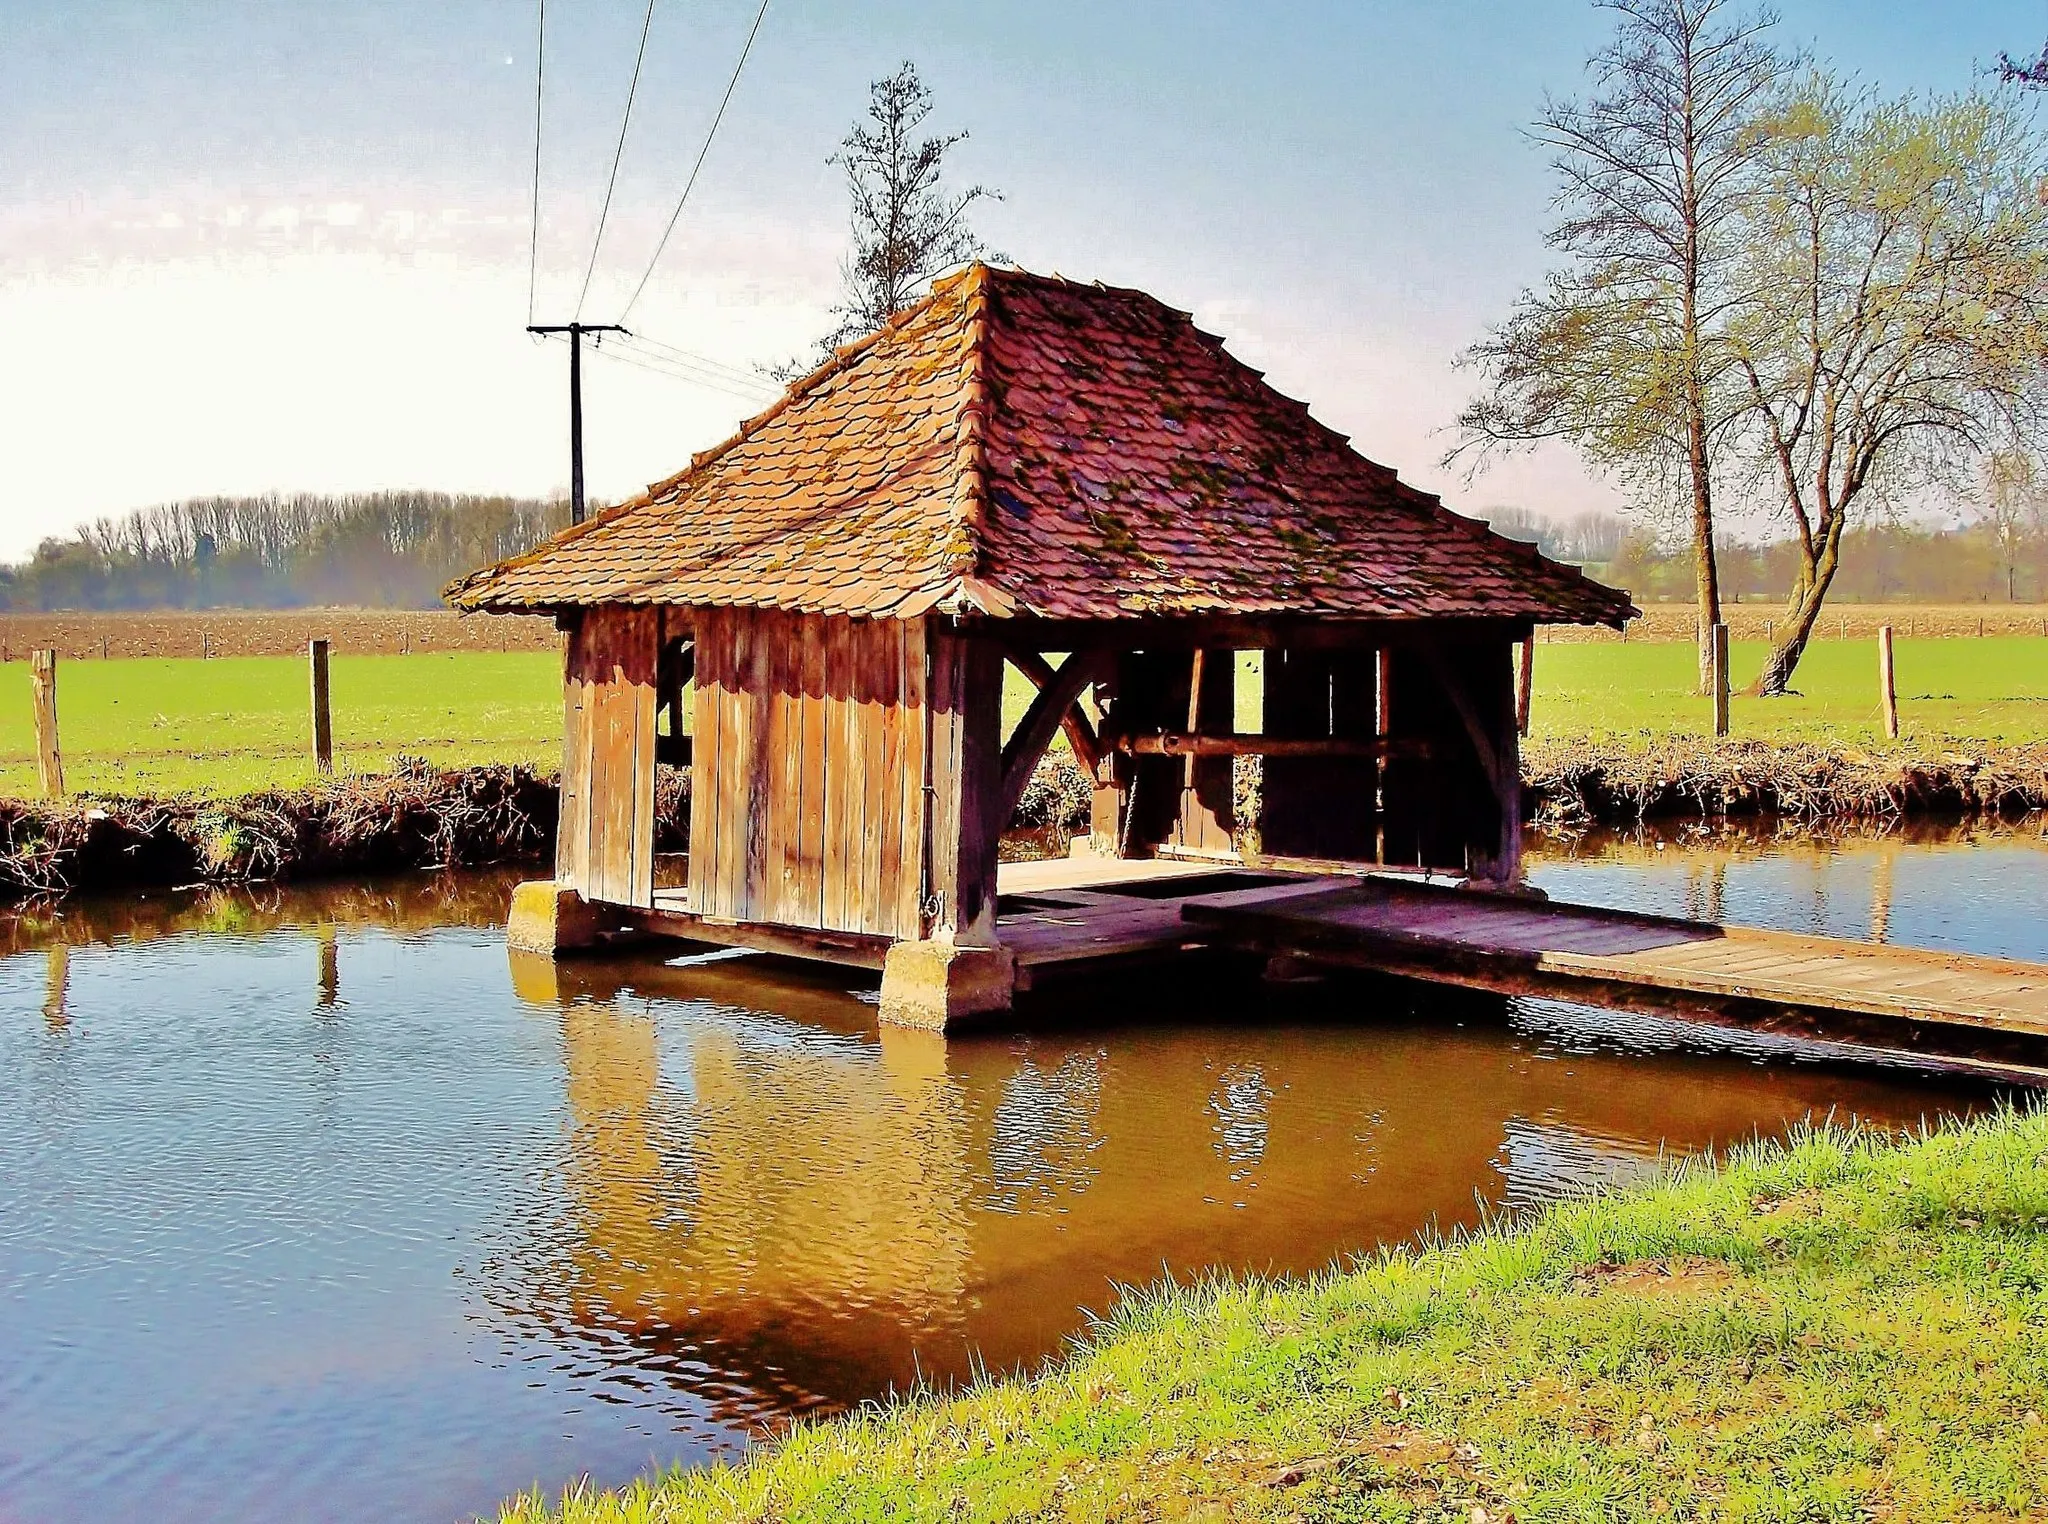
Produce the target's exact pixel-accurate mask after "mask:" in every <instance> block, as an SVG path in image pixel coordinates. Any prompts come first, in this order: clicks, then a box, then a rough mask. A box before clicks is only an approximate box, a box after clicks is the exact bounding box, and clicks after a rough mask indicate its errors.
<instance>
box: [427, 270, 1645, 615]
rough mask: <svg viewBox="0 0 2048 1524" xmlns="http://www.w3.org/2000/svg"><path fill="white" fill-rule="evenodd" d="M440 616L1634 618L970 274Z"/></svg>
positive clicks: (1530, 555) (1214, 389)
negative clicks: (738, 611) (724, 437)
mask: <svg viewBox="0 0 2048 1524" xmlns="http://www.w3.org/2000/svg"><path fill="white" fill-rule="evenodd" d="M448 597H449V600H450V601H451V602H453V603H455V604H457V605H458V606H460V607H464V608H472V609H495V610H512V609H535V608H558V607H565V606H573V605H581V604H594V603H669V604H700V605H701V604H741V605H753V606H759V607H773V608H784V609H795V610H802V611H807V612H815V613H843V614H866V615H911V614H917V613H921V612H924V611H925V610H928V609H932V608H940V609H952V610H977V611H980V612H983V613H987V614H994V615H1012V614H1018V615H1024V614H1031V615H1039V616H1043V617H1047V618H1076V619H1103V618H1132V617H1140V616H1145V615H1154V614H1266V613H1271V614H1328V615H1333V616H1341V617H1352V618H1393V619H1401V618H1417V617H1443V616H1496V617H1509V618H1533V619H1537V620H1541V621H1547V622H1558V623H1580V624H1593V623H1618V622H1620V621H1621V620H1623V619H1625V618H1626V617H1628V616H1629V614H1631V613H1632V612H1633V610H1632V609H1631V608H1630V605H1629V601H1628V599H1627V598H1626V597H1625V596H1624V595H1622V594H1620V593H1617V592H1615V591H1613V590H1611V589H1609V588H1606V587H1602V586H1601V585H1599V584H1598V583H1595V582H1592V581H1589V580H1588V579H1586V578H1585V577H1582V576H1581V575H1580V574H1579V573H1578V572H1577V571H1576V570H1574V569H1572V568H1570V567H1567V566H1563V565H1560V564H1559V563H1557V562H1554V561H1550V560H1547V559H1545V558H1544V557H1542V556H1539V555H1538V554H1537V553H1536V552H1535V551H1534V550H1533V549H1532V548H1530V547H1528V546H1526V545H1522V544H1519V543H1516V542H1513V541H1510V540H1506V539H1503V538H1501V537H1500V536H1498V535H1495V534H1493V533H1492V532H1490V531H1489V530H1488V529H1486V527H1485V526H1484V525H1482V524H1479V523H1477V522H1475V521H1474V520H1471V519H1466V518H1462V517H1460V516H1458V515H1456V514H1453V513H1451V512H1449V511H1448V510H1446V509H1445V508H1444V507H1442V505H1441V504H1440V503H1439V501H1438V500H1437V499H1436V498H1435V497H1434V496H1432V495H1430V494H1428V493H1424V492H1420V491H1417V490H1416V489H1415V488H1413V487H1409V486H1407V485H1406V484H1404V483H1403V482H1402V481H1401V480H1400V479H1399V478H1398V477H1396V476H1395V474H1394V473H1393V472H1392V471H1391V470H1389V469H1387V468H1386V467H1385V466H1381V465H1377V464H1375V463H1374V462H1372V461H1370V460H1367V459H1366V458H1365V457H1364V456H1362V455H1360V454H1358V453H1357V452H1356V451H1355V450H1353V449H1352V448H1351V447H1350V445H1349V443H1348V442H1347V441H1346V440H1345V438H1344V437H1343V436H1342V435H1340V434H1337V433H1335V432H1334V431H1332V430H1330V429H1328V428H1326V427H1324V426H1323V425H1322V424H1320V423H1318V422H1316V421H1315V420H1314V419H1313V418H1311V417H1310V416H1309V412H1308V409H1307V407H1306V406H1305V405H1303V404H1302V403H1300V402H1297V401H1295V400H1293V399H1292V398H1289V397H1285V396H1283V395H1281V394H1280V393H1279V392H1277V391H1275V390H1274V389H1273V388H1272V387H1270V386H1268V385H1267V384H1266V383H1265V382H1264V380H1262V379H1261V377H1260V374H1259V373H1258V372H1257V371H1254V370H1252V369H1250V368H1249V367H1247V366H1245V365H1243V364H1241V363H1240V362H1238V361H1237V360H1235V359H1233V358H1232V357H1231V356H1230V355H1229V354H1228V353H1226V352H1225V350H1224V348H1223V345H1222V342H1221V341H1220V340H1219V339H1217V338H1215V337H1213V336H1211V335H1209V334H1205V333H1203V332H1201V331H1200V330H1199V329H1197V328H1196V327H1195V326H1194V323H1193V322H1192V321H1191V320H1190V319H1189V318H1188V316H1187V315H1186V314H1185V313H1181V312H1175V311H1174V310H1172V309H1171V308H1169V307H1166V306H1165V305H1163V304H1162V303H1160V302H1158V301H1156V300H1155V299H1153V298H1152V297H1149V296H1146V295H1145V294H1143V293H1142V292H1137V291H1120V290H1112V289H1109V288H1105V287H1102V286H1091V285H1082V284H1079V283H1077V282H1073V281H1067V280H1061V279H1058V278H1049V277H1044V276H1037V275H1028V274H1025V273H1023V272H1021V271H1012V270H996V269H991V268H989V267H987V266H983V265H975V266H971V267H970V268H968V269H967V270H964V271H962V272H960V273H959V274H957V275H954V276H951V277H948V278H947V279H945V280H942V281H940V282H939V283H938V284H937V285H936V286H935V287H934V288H933V290H932V294H931V295H930V296H929V297H927V298H926V299H925V300H924V301H922V302H920V303H919V304H917V305H916V306H914V307H911V308H909V309H908V310H906V311H905V312H903V313H902V314H900V315H899V316H897V317H896V318H895V319H894V320H892V321H891V322H890V324H889V325H888V326H887V327H886V328H884V329H883V330H882V331H881V332H880V333H878V334H875V335H874V336H872V337H870V338H868V339H865V340H862V341H861V342H859V343H857V344H854V345H850V346H848V347H847V348H845V349H842V350H841V351H840V352H839V354H838V355H837V356H836V357H835V358H834V359H833V360H832V361H831V362H830V363H829V364H827V365H826V366H825V367H823V368H822V369H821V370H819V371H817V372H815V373H814V374H812V375H810V376H808V377H806V378H805V379H804V380H802V381H799V382H797V383H796V384H795V385H794V386H792V387H791V388H790V389H789V391H788V392H787V393H786V394H785V395H784V397H783V398H782V400H781V401H779V402H778V403H776V404H775V405H774V406H773V407H771V408H770V409H769V410H768V411H767V412H765V413H763V414H761V415H760V416H759V417H757V418H755V419H753V420H751V421H750V422H748V423H746V424H745V425H743V426H742V427H741V429H740V431H739V433H738V434H736V435H734V436H733V438H732V439H730V440H728V441H727V442H726V443H725V444H723V445H720V446H719V447H718V448H716V449H714V450H710V451H707V452H705V453H704V454H701V455H699V456H697V457H696V458H694V459H693V460H692V461H691V463H690V466H689V468H688V469H687V470H685V471H683V472H681V473H680V474H678V475H676V476H674V477H671V478H670V479H668V480H667V481H663V482H657V483H655V484H654V485H653V486H652V487H650V488H649V489H648V490H647V493H646V495H645V496H643V497H640V498H637V499H635V500H634V501H632V502H629V503H625V504H622V505H620V506H619V507H617V508H613V509H611V510H609V511H608V512H606V513H603V514H601V515H599V516H598V517H596V518H594V519H592V520H591V521H590V522H588V523H586V524H582V525H579V526H577V527H576V528H574V529H570V530H568V531H566V532H564V533H562V534H560V535H557V536H555V537H554V538H553V539H552V540H549V541H547V542H546V543H544V544H542V545H540V546H539V547H537V548H536V549H534V550H533V551H530V552H528V553H527V554H526V555H523V556H518V557H515V558H513V559H512V560H509V561H504V562H501V563H499V564H498V565H496V566H493V567H489V568H486V569H485V570H483V571H480V572H477V573H475V574H473V575H471V576H469V577H467V578H465V579H463V580H462V581H460V582H458V583H456V584H454V585H453V586H451V587H450V588H449V590H448Z"/></svg>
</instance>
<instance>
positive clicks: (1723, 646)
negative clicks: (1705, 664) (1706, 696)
mask: <svg viewBox="0 0 2048 1524" xmlns="http://www.w3.org/2000/svg"><path fill="white" fill-rule="evenodd" d="M1714 734H1715V735H1717V736H1725V735H1726V734H1728V626H1727V625H1725V624H1717V625H1715V626H1714Z"/></svg>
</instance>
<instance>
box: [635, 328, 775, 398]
mask: <svg viewBox="0 0 2048 1524" xmlns="http://www.w3.org/2000/svg"><path fill="white" fill-rule="evenodd" d="M595 352H596V353H597V354H599V355H601V356H603V357H604V358H605V359H607V360H610V361H612V362H613V363H614V364H618V365H630V366H632V367H633V368H634V369H636V370H644V371H649V372H652V373H653V374H655V375H658V376H666V377H668V379H669V380H671V381H684V382H688V383H689V384H690V385H692V386H698V387H702V388H704V389H705V390H707V391H714V392H719V393H722V394H724V395H725V396H728V397H732V398H735V399H737V400H738V401H741V402H745V403H749V404H752V405H754V406H759V405H760V404H761V403H763V402H765V401H767V400H768V398H769V395H770V393H769V391H768V390H767V388H765V387H763V386H760V385H756V384H752V383H749V382H745V381H735V380H730V379H727V378H726V377H724V376H721V375H719V374H717V373H716V372H713V371H707V370H702V369H698V368H696V367H693V366H689V365H685V364H682V363H679V362H676V361H672V360H669V359H666V358H664V357H663V356H661V355H658V354H653V353H649V352H647V351H644V350H640V349H637V348H635V346H634V345H633V344H632V343H631V342H630V338H629V337H618V336H615V337H614V342H612V343H610V344H600V345H599V346H597V348H596V351H595Z"/></svg>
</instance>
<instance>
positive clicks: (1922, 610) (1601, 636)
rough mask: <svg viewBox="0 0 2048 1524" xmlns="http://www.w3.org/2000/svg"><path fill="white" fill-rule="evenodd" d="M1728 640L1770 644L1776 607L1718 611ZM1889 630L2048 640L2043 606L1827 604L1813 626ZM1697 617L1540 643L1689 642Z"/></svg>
mask: <svg viewBox="0 0 2048 1524" xmlns="http://www.w3.org/2000/svg"><path fill="white" fill-rule="evenodd" d="M1721 619H1722V622H1723V623H1724V624H1726V625H1727V626H1728V638H1729V639H1730V640H1769V639H1770V638H1771V636H1772V634H1773V633H1774V632H1775V631H1776V630H1778V629H1779V628H1781V627H1782V626H1783V625H1784V623H1785V610H1784V607H1783V606H1782V605H1781V604H1778V603H1730V604H1726V605H1724V606H1723V607H1722V609H1721ZM1887 624H1888V625H1890V626H1891V627H1892V632H1893V633H1894V634H1895V635H1897V636H1898V637H1899V638H1900V639H1901V640H1928V639H1935V640H1941V639H1950V638H1963V637H1968V636H1981V635H2043V636H2048V604H2043V603H1955V604H1934V603H1842V604H1834V603H1830V604H1828V605H1827V607H1826V610H1825V612H1823V613H1822V615H1821V617H1820V622H1819V623H1818V624H1816V625H1815V626H1814V629H1813V638H1814V639H1815V640H1875V639H1876V638H1877V631H1878V627H1879V626H1880V625H1887ZM1697 627H1698V618H1697V616H1696V615H1695V613H1694V611H1693V606H1692V605H1691V604H1689V603H1652V604H1648V605H1646V606H1645V607H1644V609H1643V617H1642V618H1640V619H1635V620H1631V621H1630V622H1629V627H1628V633H1627V635H1626V636H1623V635H1621V634H1618V633H1616V632H1615V631H1613V630H1587V629H1579V628H1576V627H1571V626H1556V625H1553V626H1546V627H1545V628H1544V630H1543V632H1542V634H1541V635H1540V637H1539V639H1540V640H1541V641H1542V642H1543V643H1545V644H1551V643H1555V644H1558V645H1568V644H1572V643H1574V642H1578V641H1588V640H1591V641H1600V640H1614V641H1619V640H1623V639H1627V640H1632V641H1633V640H1640V641H1653V642H1654V641H1667V640H1692V639H1694V638H1695V637H1694V631H1695V629H1696V628H1697Z"/></svg>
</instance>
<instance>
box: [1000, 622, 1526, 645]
mask: <svg viewBox="0 0 2048 1524" xmlns="http://www.w3.org/2000/svg"><path fill="white" fill-rule="evenodd" d="M962 623H963V625H965V624H967V623H969V621H966V620H963V621H962ZM972 623H973V624H974V625H975V626H976V627H978V628H980V629H983V630H986V631H989V632H990V633H992V634H994V635H996V636H997V637H998V638H999V639H1001V640H1002V642H1003V644H1004V645H1005V646H1006V647H1008V648H1010V649H1012V650H1031V651H1080V650H1084V649H1093V650H1111V651H1169V650H1194V649H1198V648H1199V649H1207V650H1211V651H1261V650H1278V649H1282V648H1284V649H1287V650H1297V651H1305V650H1327V649H1345V650H1349V649H1355V648H1357V647H1361V646H1403V647H1412V646H1417V645H1424V644H1437V643H1440V642H1450V643H1452V644H1456V643H1458V642H1460V641H1488V640H1491V641H1497V640H1511V641H1512V640H1522V639H1525V638H1527V636H1528V635H1529V633H1530V631H1531V630H1532V629H1533V628H1534V625H1533V623H1532V621H1530V620H1527V619H1486V618H1456V619H1451V618H1444V619H1339V618H1318V617H1314V616H1309V615H1301V614H1276V615H1264V616H1261V615H1256V614H1237V615H1146V616H1143V617H1136V618H1131V619H1037V618H1030V617H1025V618H1017V619H985V620H976V621H973V622H972Z"/></svg>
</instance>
